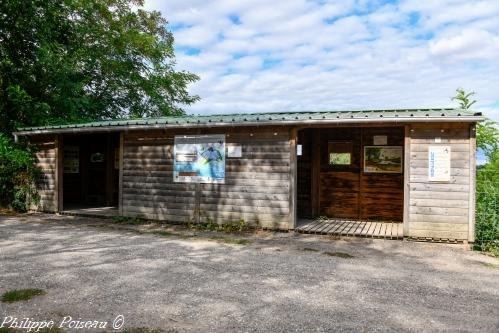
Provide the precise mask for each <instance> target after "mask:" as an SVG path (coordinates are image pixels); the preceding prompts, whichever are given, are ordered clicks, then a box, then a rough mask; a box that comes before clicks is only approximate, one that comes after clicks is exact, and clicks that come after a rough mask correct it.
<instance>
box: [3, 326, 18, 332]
mask: <svg viewBox="0 0 499 333" xmlns="http://www.w3.org/2000/svg"><path fill="white" fill-rule="evenodd" d="M0 333H16V330H15V329H13V328H7V327H3V328H0Z"/></svg>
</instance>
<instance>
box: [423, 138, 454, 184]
mask: <svg viewBox="0 0 499 333" xmlns="http://www.w3.org/2000/svg"><path fill="white" fill-rule="evenodd" d="M428 181H430V182H448V181H450V147H449V146H430V147H429V148H428Z"/></svg>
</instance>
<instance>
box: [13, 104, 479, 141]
mask: <svg viewBox="0 0 499 333" xmlns="http://www.w3.org/2000/svg"><path fill="white" fill-rule="evenodd" d="M480 120H483V117H482V114H481V113H478V112H469V111H465V110H462V109H454V108H439V109H391V110H350V111H340V110H337V111H302V112H267V113H239V114H218V115H203V116H201V115H186V116H177V117H160V118H143V119H116V120H103V121H96V122H90V123H80V124H69V125H54V126H42V127H24V128H19V129H18V132H16V133H14V134H16V135H30V134H43V133H62V132H80V131H82V132H83V131H85V132H88V131H93V130H95V131H98V130H107V131H110V130H119V129H122V128H127V129H146V128H179V127H181V128H196V127H227V126H259V125H299V124H320V123H323V124H328V123H359V122H425V121H427V122H430V121H441V122H448V121H463V122H476V121H480Z"/></svg>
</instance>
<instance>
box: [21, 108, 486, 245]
mask: <svg viewBox="0 0 499 333" xmlns="http://www.w3.org/2000/svg"><path fill="white" fill-rule="evenodd" d="M482 119H483V117H482V116H481V114H480V113H470V112H466V111H463V110H459V109H418V110H373V111H370V110H369V111H366V110H363V111H327V112H286V113H260V114H233V115H231V114H224V115H208V116H184V117H165V118H151V119H140V120H112V121H102V122H94V123H86V124H75V125H64V126H47V127H37V128H22V129H19V131H18V132H16V133H15V135H16V136H17V137H18V138H20V137H25V138H27V140H29V141H30V142H31V143H32V144H34V145H36V146H37V148H38V150H37V153H36V157H37V165H38V167H39V168H40V169H41V170H42V173H43V177H42V178H43V179H41V180H40V182H39V184H38V188H39V193H40V196H41V200H40V203H39V204H38V205H37V206H36V207H34V208H35V209H37V210H40V211H47V212H86V213H90V214H97V215H102V214H109V215H120V216H129V217H142V218H147V219H158V220H167V221H172V222H188V221H190V222H202V221H207V220H210V221H216V222H218V223H226V222H231V221H240V220H244V221H245V222H246V223H248V224H253V225H258V226H260V227H264V228H272V229H284V230H293V229H298V228H299V227H300V224H301V223H303V221H305V222H307V221H316V220H317V218H318V217H321V219H322V220H328V219H332V220H336V221H354V222H355V221H364V222H389V223H396V224H397V226H398V230H399V233H400V235H403V236H404V237H415V238H431V239H439V240H441V239H446V240H449V239H450V240H459V241H469V242H473V240H474V223H475V221H474V215H475V214H474V207H475V160H476V158H475V125H476V123H477V122H478V121H480V120H482Z"/></svg>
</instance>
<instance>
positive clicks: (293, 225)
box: [288, 128, 298, 229]
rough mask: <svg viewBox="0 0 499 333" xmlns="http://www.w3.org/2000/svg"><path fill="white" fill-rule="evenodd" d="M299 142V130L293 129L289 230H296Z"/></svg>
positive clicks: (291, 131)
mask: <svg viewBox="0 0 499 333" xmlns="http://www.w3.org/2000/svg"><path fill="white" fill-rule="evenodd" d="M297 140H298V130H297V129H296V128H291V130H290V133H289V149H290V161H289V227H288V228H289V229H294V228H296V200H297V188H298V186H297V177H296V176H297V157H296V144H297Z"/></svg>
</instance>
